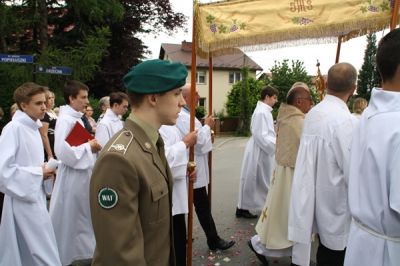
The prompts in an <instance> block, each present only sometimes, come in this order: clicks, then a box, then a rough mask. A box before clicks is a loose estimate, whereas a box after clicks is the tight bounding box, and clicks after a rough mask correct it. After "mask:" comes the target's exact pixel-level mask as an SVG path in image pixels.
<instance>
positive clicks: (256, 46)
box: [194, 0, 390, 58]
mask: <svg viewBox="0 0 400 266" xmlns="http://www.w3.org/2000/svg"><path fill="white" fill-rule="evenodd" d="M250 1H251V0H228V1H221V2H214V3H209V4H195V6H194V10H195V12H194V16H195V19H194V22H195V27H196V29H197V30H196V33H195V37H196V46H197V54H198V55H199V56H200V57H203V58H206V57H207V56H208V53H210V52H212V54H213V56H218V55H223V54H230V53H235V52H237V48H236V47H240V48H241V49H242V48H243V49H244V50H252V51H255V50H265V49H272V48H281V47H287V46H288V45H289V46H290V45H299V44H315V43H327V42H328V43H331V42H336V41H337V37H338V36H340V35H343V41H347V40H350V39H352V38H356V37H359V36H363V35H365V34H368V33H371V32H377V31H380V30H383V29H385V28H387V27H388V26H389V23H390V16H376V17H370V18H367V19H365V20H354V21H350V22H339V23H335V24H330V25H323V26H321V25H314V26H313V25H307V26H304V27H294V28H293V29H292V30H290V31H278V32H277V31H275V32H273V31H272V32H265V33H264V32H263V33H257V34H253V35H251V34H246V35H245V36H241V35H240V34H237V35H235V36H234V37H230V38H225V39H222V40H213V41H211V42H206V41H204V38H203V34H204V33H203V31H202V27H203V26H204V25H205V24H204V21H203V22H202V21H201V16H200V7H201V6H204V5H210V4H212V5H226V4H230V3H229V2H235V3H239V2H250Z"/></svg>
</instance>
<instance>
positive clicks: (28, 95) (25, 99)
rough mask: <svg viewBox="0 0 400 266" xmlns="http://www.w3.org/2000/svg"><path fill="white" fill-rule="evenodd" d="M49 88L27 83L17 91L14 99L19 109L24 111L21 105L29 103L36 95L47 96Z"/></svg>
mask: <svg viewBox="0 0 400 266" xmlns="http://www.w3.org/2000/svg"><path fill="white" fill-rule="evenodd" d="M46 90H47V87H44V86H41V85H39V84H36V83H34V82H26V83H24V84H22V85H21V86H19V87H18V88H16V89H15V91H14V95H13V99H14V101H15V103H16V104H17V106H18V108H19V109H20V110H22V108H21V103H29V102H30V100H31V99H32V97H33V96H35V95H36V94H40V93H43V94H45V93H46Z"/></svg>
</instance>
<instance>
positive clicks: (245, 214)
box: [236, 208, 258, 219]
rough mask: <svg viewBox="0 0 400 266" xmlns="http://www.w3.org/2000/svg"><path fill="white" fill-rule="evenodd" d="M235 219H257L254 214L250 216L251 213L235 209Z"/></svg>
mask: <svg viewBox="0 0 400 266" xmlns="http://www.w3.org/2000/svg"><path fill="white" fill-rule="evenodd" d="M236 217H237V218H247V219H254V218H257V217H258V216H257V215H256V214H252V213H251V212H249V210H245V209H239V208H236Z"/></svg>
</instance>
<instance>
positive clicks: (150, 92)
mask: <svg viewBox="0 0 400 266" xmlns="http://www.w3.org/2000/svg"><path fill="white" fill-rule="evenodd" d="M186 77H187V70H186V67H185V66H183V65H182V64H180V63H171V62H169V61H162V60H158V59H156V60H149V61H145V62H143V63H140V64H138V65H137V66H135V67H133V68H132V69H131V70H130V71H129V72H128V74H126V75H125V77H124V85H125V87H126V89H127V91H128V96H129V99H130V101H131V105H132V113H131V114H130V116H129V117H128V119H127V120H126V122H125V125H124V128H123V129H122V130H121V131H119V132H118V133H117V134H115V135H114V137H113V138H111V139H110V141H109V142H108V143H107V144H106V145H105V147H104V148H103V150H102V152H101V154H100V156H99V158H98V160H97V162H96V165H95V167H94V169H93V174H92V180H91V184H90V207H91V214H92V221H93V229H94V233H95V237H96V242H97V243H96V250H95V254H94V258H93V264H92V265H96V266H98V265H119V266H123V265H135V266H140V265H154V266H163V265H175V256H174V251H173V250H174V249H173V245H172V243H173V242H172V241H173V237H172V221H171V217H172V216H171V196H172V176H171V173H170V169H169V166H168V164H167V161H166V159H165V154H164V143H163V141H162V139H161V137H160V136H159V133H158V129H159V128H160V127H161V125H174V124H175V122H176V120H177V118H178V114H179V112H180V109H181V107H182V106H183V104H184V103H185V101H184V100H183V98H182V93H181V87H182V86H183V85H185V81H186Z"/></svg>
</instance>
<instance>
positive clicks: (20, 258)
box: [0, 82, 61, 266]
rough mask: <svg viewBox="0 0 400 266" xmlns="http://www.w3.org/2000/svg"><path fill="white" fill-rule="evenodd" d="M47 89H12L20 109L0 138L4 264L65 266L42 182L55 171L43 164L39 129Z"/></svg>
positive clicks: (34, 86)
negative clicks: (62, 262)
mask: <svg viewBox="0 0 400 266" xmlns="http://www.w3.org/2000/svg"><path fill="white" fill-rule="evenodd" d="M45 91H46V89H45V88H44V87H41V86H39V85H37V84H35V83H32V82H29V83H24V84H23V85H21V86H20V87H18V88H17V89H16V90H15V92H14V100H15V101H16V102H17V104H18V107H19V110H17V111H16V112H15V115H14V116H13V119H12V121H11V122H9V123H8V124H7V125H6V126H5V127H4V129H3V133H2V135H1V136H0V147H1V156H0V191H1V192H3V193H4V194H5V197H4V206H3V216H2V220H1V224H0V240H1V242H2V244H1V246H0V265H4V266H8V265H10V266H11V265H12V266H24V265H29V266H42V265H48V266H50V265H52V266H53V265H54V266H56V265H61V262H60V257H59V254H58V250H57V244H56V238H55V235H54V231H53V226H52V224H51V220H50V216H49V213H48V212H47V208H46V196H45V193H44V189H43V180H44V179H47V178H49V177H51V176H53V174H54V169H53V170H51V169H49V168H47V167H46V166H45V165H44V154H43V143H42V138H41V136H40V133H39V128H40V127H41V126H42V124H41V122H40V119H43V117H44V115H45V112H46V105H45V102H46V98H45Z"/></svg>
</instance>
